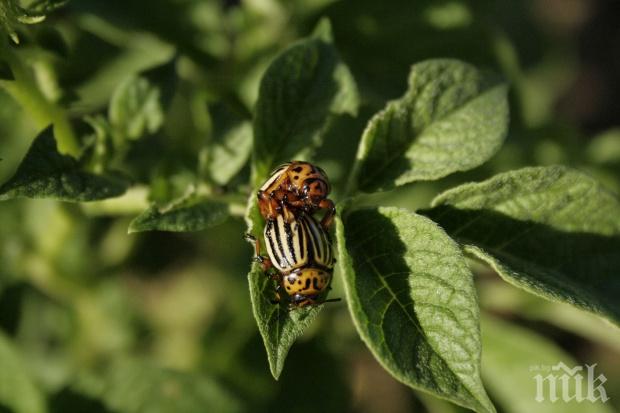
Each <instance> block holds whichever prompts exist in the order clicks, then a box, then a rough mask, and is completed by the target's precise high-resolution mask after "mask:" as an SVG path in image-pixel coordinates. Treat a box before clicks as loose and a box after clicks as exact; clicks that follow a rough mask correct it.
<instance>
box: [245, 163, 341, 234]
mask: <svg viewBox="0 0 620 413" xmlns="http://www.w3.org/2000/svg"><path fill="white" fill-rule="evenodd" d="M330 191H331V186H330V184H329V179H328V178H327V174H326V173H325V171H323V169H321V168H319V167H318V166H315V165H312V164H311V163H309V162H303V161H293V162H288V163H285V164H283V165H280V166H279V167H278V168H276V169H275V170H274V171H273V172H272V173H271V176H270V177H269V179H267V181H266V182H265V183H264V184H263V186H261V188H260V189H259V190H258V193H257V196H258V205H259V208H260V212H261V215H262V216H263V217H264V218H265V219H266V220H269V221H273V220H274V219H276V217H277V215H278V214H283V215H284V218H285V219H286V221H287V222H289V223H290V222H293V220H294V219H295V216H294V214H293V213H292V212H291V211H302V212H304V213H306V214H313V213H314V212H315V211H317V210H319V209H324V210H326V213H325V216H324V217H323V219H322V220H321V226H322V227H323V228H324V229H327V228H329V226H330V225H331V223H332V221H333V218H334V214H335V206H334V203H333V202H332V201H331V200H330V199H328V198H327V196H328V195H329V193H330ZM287 206H288V207H290V208H286V207H287Z"/></svg>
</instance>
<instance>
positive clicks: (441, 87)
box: [356, 59, 508, 192]
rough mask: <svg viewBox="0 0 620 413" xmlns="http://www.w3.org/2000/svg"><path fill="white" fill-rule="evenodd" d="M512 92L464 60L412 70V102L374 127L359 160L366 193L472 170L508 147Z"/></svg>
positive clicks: (402, 102) (381, 116)
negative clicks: (503, 144) (509, 104)
mask: <svg viewBox="0 0 620 413" xmlns="http://www.w3.org/2000/svg"><path fill="white" fill-rule="evenodd" d="M507 128H508V102H507V98H506V86H505V85H504V84H501V83H499V82H497V81H495V80H494V79H492V78H491V77H489V76H485V75H483V74H482V73H480V72H479V71H478V70H477V69H476V68H474V67H473V66H471V65H469V64H466V63H463V62H460V61H458V60H450V59H437V60H427V61H424V62H422V63H418V64H415V65H413V66H412V68H411V72H410V74H409V88H408V90H407V92H406V93H405V95H404V96H403V97H402V98H400V99H398V100H395V101H392V102H390V103H388V105H387V106H386V108H385V109H384V110H382V111H381V112H379V113H377V114H376V115H375V116H374V117H373V118H372V119H371V120H370V123H369V124H368V126H367V127H366V130H365V131H364V134H363V136H362V141H361V143H360V147H359V151H358V154H357V158H358V162H359V170H358V171H357V172H356V177H357V179H358V187H359V188H360V189H361V190H363V191H365V192H373V191H376V190H385V189H390V188H392V187H394V186H399V185H404V184H406V183H410V182H415V181H421V180H434V179H439V178H441V177H444V176H446V175H449V174H451V173H454V172H457V171H466V170H468V169H472V168H474V167H476V166H478V165H480V164H482V163H484V162H485V161H486V160H488V159H489V158H490V157H491V156H492V155H493V154H494V153H495V152H496V151H497V150H498V149H499V147H500V146H501V144H502V142H503V140H504V137H505V135H506V132H507Z"/></svg>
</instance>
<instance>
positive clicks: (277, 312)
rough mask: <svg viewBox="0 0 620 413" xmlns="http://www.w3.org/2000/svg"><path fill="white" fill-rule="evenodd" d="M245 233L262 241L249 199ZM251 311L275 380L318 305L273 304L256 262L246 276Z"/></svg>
mask: <svg viewBox="0 0 620 413" xmlns="http://www.w3.org/2000/svg"><path fill="white" fill-rule="evenodd" d="M246 219H247V220H248V225H249V232H250V233H251V234H253V235H254V236H255V237H256V238H257V239H259V240H261V242H262V240H263V228H264V224H263V218H262V216H261V215H260V213H259V211H258V206H257V204H256V199H255V198H254V197H253V196H252V197H250V206H249V208H248V213H247V218H246ZM248 283H249V285H250V298H251V300H252V311H253V313H254V318H255V319H256V323H257V325H258V330H259V331H260V334H261V336H262V338H263V343H264V345H265V350H266V351H267V359H268V361H269V368H270V370H271V374H272V375H273V377H275V378H276V379H277V378H278V377H280V374H281V373H282V369H283V368H284V361H285V360H286V356H287V354H288V352H289V350H290V348H291V346H292V345H293V343H294V342H295V340H297V338H298V337H299V336H301V335H302V334H303V332H304V331H305V329H306V328H307V327H308V326H309V325H310V324H311V323H312V321H313V320H314V319H315V318H316V316H317V315H318V313H319V311H320V310H321V306H318V307H313V308H307V307H306V308H301V309H296V310H293V311H289V310H288V308H287V306H286V304H285V303H281V304H279V305H278V304H273V303H272V302H271V301H272V300H273V299H274V298H275V286H274V282H273V281H271V280H270V279H269V277H267V276H266V275H265V273H264V272H263V270H262V269H261V266H260V265H259V264H257V263H254V264H253V265H252V268H251V270H250V272H249V273H248Z"/></svg>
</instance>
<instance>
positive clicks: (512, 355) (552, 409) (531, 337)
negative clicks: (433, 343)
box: [482, 317, 612, 413]
mask: <svg viewBox="0 0 620 413" xmlns="http://www.w3.org/2000/svg"><path fill="white" fill-rule="evenodd" d="M482 345H483V347H484V352H483V353H482V375H483V377H484V379H485V382H486V383H488V384H487V386H488V388H489V391H490V392H491V394H492V395H493V397H494V399H496V400H497V402H498V403H500V404H501V405H502V407H503V408H504V409H505V411H506V412H507V413H530V412H540V413H573V412H574V413H596V412H600V413H608V412H611V411H612V409H611V408H610V407H607V405H605V404H603V403H601V402H600V401H599V402H597V403H591V402H589V401H587V400H584V401H582V402H581V403H577V402H576V401H574V400H573V401H572V402H569V403H567V402H564V401H563V400H562V399H561V397H562V391H563V390H562V388H561V384H560V383H561V381H560V380H558V381H557V387H556V392H557V393H556V394H557V396H558V397H559V398H560V399H559V400H558V401H556V402H555V403H553V402H551V401H550V400H549V396H550V392H549V387H548V383H547V382H545V387H544V394H543V396H544V397H545V400H544V401H537V400H536V395H537V394H536V393H537V390H536V379H535V376H536V375H538V374H540V375H542V377H547V376H548V375H549V374H554V373H555V372H554V371H552V370H551V368H552V367H553V366H557V365H558V364H559V363H560V362H562V363H564V364H565V365H566V366H567V367H568V368H570V369H573V368H575V367H577V366H579V363H577V362H576V361H575V360H574V359H573V358H572V357H571V356H570V355H569V354H567V353H565V352H564V351H562V349H560V348H559V347H557V346H556V345H555V344H554V343H553V342H552V341H549V340H547V339H546V338H544V337H541V336H539V335H537V334H535V333H533V332H532V331H528V330H525V329H523V328H520V327H517V326H514V325H510V324H508V323H506V322H503V321H500V320H499V319H495V318H491V317H484V318H483V319H482ZM582 368H584V369H585V367H582ZM600 369H603V370H602V371H601V370H600ZM597 371H598V373H597V374H600V373H604V366H599V367H598V368H597ZM557 373H558V377H559V376H561V375H562V372H560V371H558V372H557ZM580 374H583V375H584V376H585V375H586V374H587V373H586V371H583V372H581V373H580ZM595 377H596V376H595ZM567 383H568V384H567V385H568V387H567V388H568V392H569V394H570V395H573V394H574V393H575V390H576V388H575V380H569V381H568V382H567ZM581 386H582V387H581V390H582V394H583V395H584V396H587V394H588V393H587V389H586V380H583V381H582V382H581Z"/></svg>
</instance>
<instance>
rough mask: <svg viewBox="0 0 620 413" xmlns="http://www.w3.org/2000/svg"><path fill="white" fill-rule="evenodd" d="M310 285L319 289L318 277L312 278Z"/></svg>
mask: <svg viewBox="0 0 620 413" xmlns="http://www.w3.org/2000/svg"><path fill="white" fill-rule="evenodd" d="M312 286H313V287H314V289H315V290H320V288H319V279H318V278H314V279H313V280H312Z"/></svg>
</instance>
